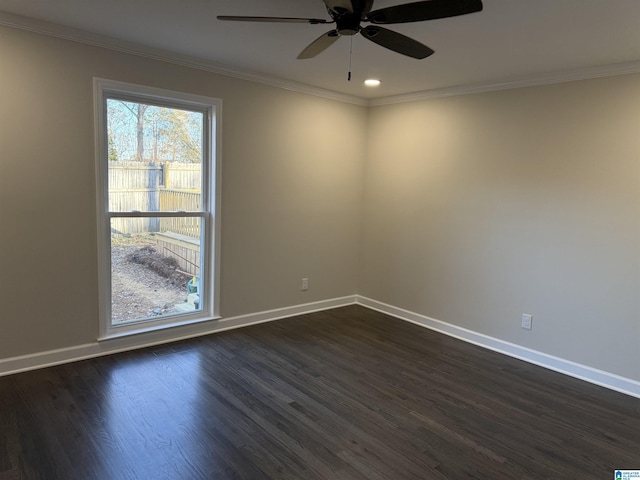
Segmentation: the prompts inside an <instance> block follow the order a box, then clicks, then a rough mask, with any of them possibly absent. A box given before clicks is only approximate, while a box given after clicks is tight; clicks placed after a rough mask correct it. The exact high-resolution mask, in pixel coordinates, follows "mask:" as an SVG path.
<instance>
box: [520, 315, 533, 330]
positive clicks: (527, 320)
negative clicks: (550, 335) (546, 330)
mask: <svg viewBox="0 0 640 480" xmlns="http://www.w3.org/2000/svg"><path fill="white" fill-rule="evenodd" d="M532 320H533V315H528V314H526V313H523V314H522V328H524V329H525V330H531V322H532Z"/></svg>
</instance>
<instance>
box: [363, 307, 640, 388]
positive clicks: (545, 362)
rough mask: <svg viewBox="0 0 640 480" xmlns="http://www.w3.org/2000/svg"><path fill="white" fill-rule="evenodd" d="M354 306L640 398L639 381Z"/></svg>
mask: <svg viewBox="0 0 640 480" xmlns="http://www.w3.org/2000/svg"><path fill="white" fill-rule="evenodd" d="M357 303H358V304H359V305H362V306H364V307H367V308H370V309H372V310H376V311H379V312H382V313H386V314H387V315H391V316H392V317H395V318H398V319H401V320H406V321H407V322H411V323H415V324H416V325H420V326H422V327H426V328H428V329H430V330H434V331H436V332H440V333H443V334H445V335H448V336H450V337H454V338H457V339H459V340H463V341H465V342H468V343H472V344H474V345H478V346H480V347H484V348H487V349H489V350H493V351H494V352H498V353H502V354H505V355H508V356H510V357H514V358H517V359H519V360H524V361H525V362H528V363H532V364H534V365H538V366H540V367H544V368H548V369H549V370H553V371H555V372H559V373H563V374H565V375H569V376H571V377H575V378H578V379H580V380H584V381H586V382H589V383H593V384H595V385H599V386H601V387H605V388H609V389H611V390H615V391H617V392H620V393H624V394H627V395H631V396H633V397H637V398H640V382H637V381H635V380H632V379H629V378H625V377H621V376H619V375H616V374H613V373H609V372H604V371H602V370H598V369H596V368H592V367H588V366H586V365H581V364H579V363H576V362H572V361H570V360H565V359H562V358H558V357H555V356H553V355H548V354H546V353H542V352H538V351H536V350H532V349H530V348H526V347H522V346H520V345H516V344H514V343H510V342H506V341H504V340H500V339H497V338H493V337H490V336H488V335H484V334H482V333H478V332H474V331H472V330H468V329H466V328H462V327H458V326H456V325H452V324H450V323H446V322H443V321H441V320H436V319H434V318H429V317H427V316H425V315H421V314H419V313H414V312H410V311H408V310H404V309H402V308H398V307H394V306H392V305H388V304H386V303H382V302H378V301H377V300H372V299H370V298H367V297H362V296H360V295H358V296H357Z"/></svg>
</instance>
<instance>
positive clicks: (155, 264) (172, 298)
mask: <svg viewBox="0 0 640 480" xmlns="http://www.w3.org/2000/svg"><path fill="white" fill-rule="evenodd" d="M154 244H155V242H154V241H153V239H150V238H148V237H144V238H135V239H124V240H119V241H114V242H113V243H112V246H111V270H112V280H111V281H112V294H111V311H112V313H111V315H112V321H113V322H122V321H125V320H132V319H141V318H147V317H155V316H159V315H167V314H170V313H175V310H176V305H181V304H184V303H185V300H186V298H187V282H188V281H189V280H190V277H189V276H187V275H184V274H182V273H180V272H177V271H176V267H177V264H176V263H175V261H174V260H173V259H171V258H168V257H163V256H162V255H159V254H158V253H156V252H155V249H154V248H153V247H154Z"/></svg>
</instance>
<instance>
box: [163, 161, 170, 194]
mask: <svg viewBox="0 0 640 480" xmlns="http://www.w3.org/2000/svg"><path fill="white" fill-rule="evenodd" d="M163 166H164V172H163V176H164V178H163V180H164V188H170V185H171V182H170V180H169V177H170V175H169V162H164V165H163Z"/></svg>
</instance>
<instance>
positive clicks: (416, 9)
mask: <svg viewBox="0 0 640 480" xmlns="http://www.w3.org/2000/svg"><path fill="white" fill-rule="evenodd" d="M323 2H324V3H325V5H326V7H327V11H328V12H329V15H330V16H331V20H325V19H322V18H296V17H244V16H228V15H220V16H218V20H232V21H242V22H287V23H310V24H313V25H317V24H325V23H327V24H331V23H335V24H336V28H334V29H333V30H330V31H328V32H327V33H325V34H323V35H321V36H320V37H318V38H317V39H315V40H314V41H313V42H311V43H310V44H309V45H308V46H307V47H306V48H305V49H304V50H303V51H302V52H301V53H300V55H298V58H299V59H304V58H313V57H315V56H316V55H318V54H319V53H321V52H323V51H324V50H325V49H327V48H328V47H330V46H331V45H332V44H333V42H335V41H336V40H337V39H338V38H340V37H341V36H353V35H356V34H358V33H359V34H361V35H362V36H363V37H364V38H366V39H367V40H371V41H372V42H374V43H377V44H378V45H380V46H382V47H385V48H388V49H389V50H393V51H394V52H397V53H401V54H402V55H406V56H408V57H413V58H417V59H422V58H426V57H428V56H429V55H431V54H433V53H434V51H433V50H432V49H430V48H429V47H427V46H426V45H423V44H422V43H420V42H418V41H416V40H413V39H412V38H409V37H407V36H405V35H402V34H401V33H398V32H394V31H392V30H389V29H386V28H383V27H380V26H378V25H388V24H393V23H408V22H422V21H425V20H435V19H438V18H447V17H455V16H457V15H465V14H467V13H474V12H479V11H481V10H482V0H423V1H421V2H413V3H405V4H402V5H395V6H392V7H387V8H381V9H379V10H373V11H372V10H371V9H372V8H373V0H323ZM361 22H368V23H371V24H373V25H368V26H366V27H362V26H361V25H360V23H361Z"/></svg>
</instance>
